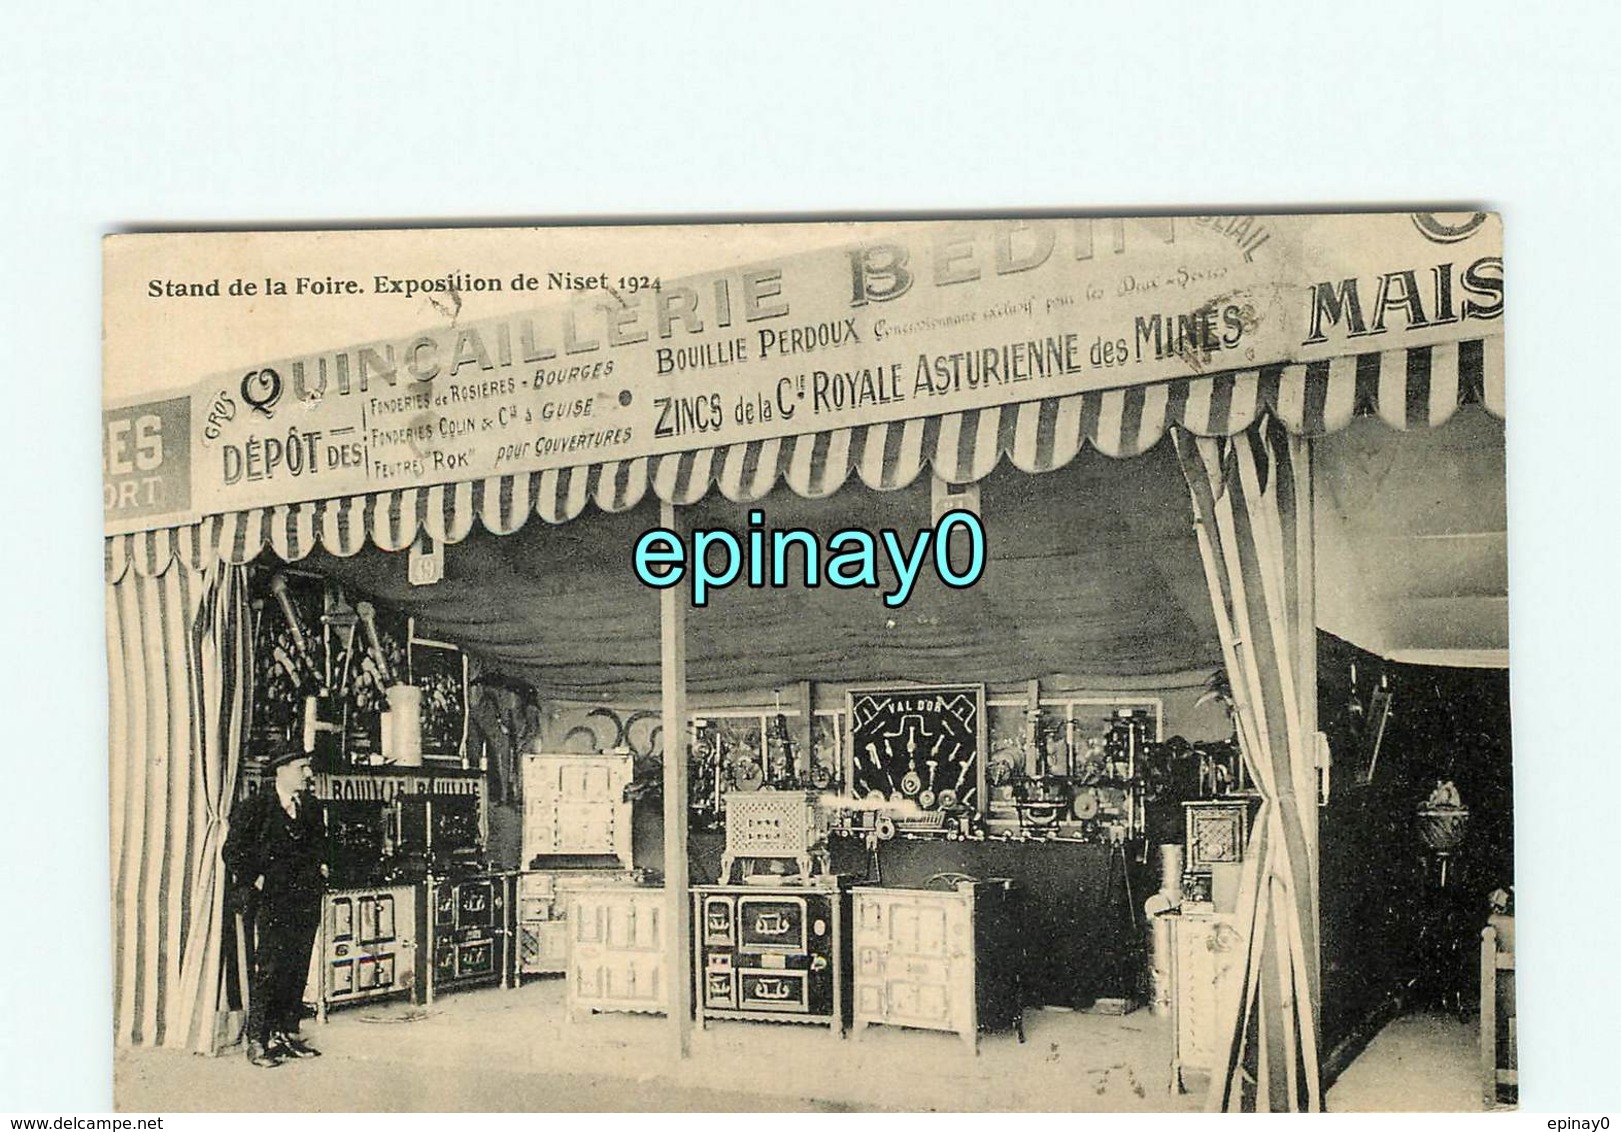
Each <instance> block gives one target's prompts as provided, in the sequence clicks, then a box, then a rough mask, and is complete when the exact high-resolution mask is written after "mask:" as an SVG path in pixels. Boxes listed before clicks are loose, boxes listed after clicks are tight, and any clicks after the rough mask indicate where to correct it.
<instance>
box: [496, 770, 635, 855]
mask: <svg viewBox="0 0 1621 1132" xmlns="http://www.w3.org/2000/svg"><path fill="white" fill-rule="evenodd" d="M631 776H632V767H631V756H630V755H567V754H562V755H526V756H524V760H523V865H524V867H525V868H535V867H536V866H537V865H539V864H544V863H545V862H546V861H547V860H548V859H554V860H555V859H556V858H559V857H573V858H588V857H596V858H602V857H615V858H617V859H618V861H619V864H620V866H621V867H623V868H626V869H628V868H630V867H631V805H630V803H629V802H627V801H625V787H626V786H628V785H629V784H630V781H631Z"/></svg>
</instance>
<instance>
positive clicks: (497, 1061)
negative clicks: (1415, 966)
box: [115, 979, 1481, 1112]
mask: <svg viewBox="0 0 1621 1132" xmlns="http://www.w3.org/2000/svg"><path fill="white" fill-rule="evenodd" d="M1025 1028H1026V1035H1027V1038H1028V1040H1027V1042H1026V1043H1024V1044H1022V1045H1021V1044H1020V1043H1019V1042H1018V1040H1017V1038H1016V1037H1014V1035H1012V1034H990V1035H986V1036H984V1037H982V1038H981V1039H980V1043H979V1051H978V1053H977V1055H976V1054H974V1053H971V1052H970V1051H969V1050H968V1049H967V1047H966V1046H965V1045H964V1044H963V1043H962V1042H961V1041H960V1040H959V1039H958V1038H956V1037H955V1036H954V1035H950V1034H941V1033H930V1032H925V1031H915V1030H899V1029H891V1028H887V1027H873V1028H871V1029H868V1030H867V1031H865V1032H864V1033H863V1034H861V1035H860V1036H858V1037H845V1038H836V1037H834V1036H832V1035H831V1034H829V1033H828V1032H827V1031H826V1030H823V1029H820V1028H811V1027H803V1026H792V1025H770V1024H759V1023H748V1022H713V1023H711V1024H710V1027H709V1029H708V1030H706V1031H702V1032H699V1033H696V1034H695V1035H694V1039H693V1051H692V1056H691V1057H690V1058H689V1059H688V1060H686V1061H685V1062H678V1061H677V1059H676V1058H675V1057H674V1055H673V1052H672V1050H671V1041H672V1039H671V1035H670V1027H669V1024H668V1023H667V1022H666V1021H665V1020H664V1019H663V1018H657V1017H644V1016H632V1015H620V1014H610V1015H594V1016H591V1017H588V1018H584V1019H580V1020H577V1021H570V1020H569V1019H568V1018H567V1016H566V1011H565V1010H564V1001H563V986H562V983H561V982H560V981H558V980H555V979H538V980H532V981H530V982H529V983H527V984H526V985H524V986H523V987H521V988H518V989H515V990H499V989H493V990H483V991H474V992H469V993H462V994H455V995H447V996H443V997H440V998H439V999H438V1000H436V1001H435V1002H434V1003H433V1004H432V1005H431V1006H425V1007H424V1006H414V1005H412V1004H410V1003H406V1002H391V1003H379V1004H375V1005H367V1006H357V1007H351V1008H348V1009H346V1010H342V1011H336V1012H334V1013H333V1014H332V1016H331V1019H330V1021H329V1022H327V1023H326V1024H325V1025H322V1024H319V1023H316V1022H314V1021H311V1022H308V1023H306V1025H305V1029H304V1033H305V1036H306V1037H307V1038H309V1039H310V1040H311V1041H312V1042H313V1044H315V1045H317V1046H318V1047H320V1048H321V1049H322V1050H323V1052H324V1054H325V1056H323V1057H321V1058H318V1059H313V1060H307V1061H292V1062H287V1063H285V1064H283V1065H280V1066H278V1067H276V1068H274V1069H255V1068H253V1067H252V1066H250V1065H248V1064H247V1062H246V1060H245V1059H244V1058H243V1057H242V1055H241V1053H240V1052H239V1051H233V1052H231V1053H229V1054H227V1055H225V1056H221V1057H218V1058H207V1057H197V1056H194V1055H190V1054H184V1053H177V1052H173V1051H168V1050H123V1051H120V1052H119V1054H118V1056H117V1058H116V1061H115V1074H116V1084H115V1098H116V1104H117V1107H118V1109H119V1110H120V1111H124V1112H186V1111H240V1112H276V1111H325V1112H390V1111H484V1112H500V1111H512V1112H600V1111H624V1112H634V1111H677V1110H685V1111H695V1112H766V1111H781V1112H830V1111H831V1112H838V1111H844V1112H849V1111H884V1110H904V1111H922V1112H928V1111H947V1112H956V1111H964V1112H973V1111H1042V1112H1087V1111H1092V1112H1152V1111H1181V1112H1187V1111H1197V1110H1199V1109H1200V1108H1201V1107H1202V1105H1203V1096H1202V1095H1201V1094H1200V1093H1198V1092H1195V1093H1193V1094H1191V1095H1190V1094H1179V1093H1173V1092H1172V1091H1171V1089H1170V1048H1171V1047H1170V1023H1169V1019H1166V1018H1156V1017H1153V1016H1151V1015H1150V1014H1149V1013H1148V1012H1147V1011H1142V1010H1139V1011H1136V1012H1134V1013H1131V1014H1128V1015H1125V1016H1121V1017H1115V1016H1109V1015H1098V1014H1082V1013H1075V1012H1070V1011H1059V1010H1038V1011H1033V1012H1032V1013H1031V1014H1029V1015H1028V1017H1027V1020H1026V1027H1025ZM1475 1058H1476V1051H1475V1029H1474V1026H1473V1024H1472V1023H1460V1022H1458V1021H1457V1020H1455V1019H1451V1018H1446V1017H1440V1016H1433V1015H1409V1016H1406V1017H1402V1018H1398V1019H1396V1020H1395V1021H1394V1022H1392V1023H1391V1024H1390V1025H1389V1026H1388V1027H1386V1028H1385V1030H1384V1031H1383V1032H1381V1033H1380V1034H1379V1035H1378V1036H1377V1037H1376V1038H1375V1039H1374V1040H1373V1042H1372V1043H1371V1044H1370V1045H1369V1046H1368V1048H1367V1050H1365V1051H1364V1052H1363V1054H1362V1056H1361V1057H1359V1058H1358V1059H1357V1061H1356V1062H1355V1063H1353V1064H1352V1065H1351V1066H1350V1067H1349V1068H1348V1069H1347V1070H1346V1071H1345V1073H1344V1074H1343V1075H1342V1076H1341V1077H1340V1079H1339V1080H1338V1081H1337V1082H1336V1083H1335V1085H1334V1086H1333V1088H1331V1089H1330V1090H1329V1092H1328V1096H1327V1099H1326V1107H1327V1108H1328V1109H1329V1110H1330V1111H1337V1112H1372V1111H1390V1110H1396V1111H1478V1110H1479V1109H1480V1108H1481V1098H1480V1091H1479V1087H1478V1085H1477V1083H1476V1082H1477V1071H1476V1065H1475ZM1195 1083H1197V1082H1195Z"/></svg>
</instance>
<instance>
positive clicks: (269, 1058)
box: [248, 1042, 281, 1069]
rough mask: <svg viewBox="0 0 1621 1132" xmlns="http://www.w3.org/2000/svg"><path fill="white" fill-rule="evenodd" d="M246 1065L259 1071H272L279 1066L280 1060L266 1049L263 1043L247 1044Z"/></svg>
mask: <svg viewBox="0 0 1621 1132" xmlns="http://www.w3.org/2000/svg"><path fill="white" fill-rule="evenodd" d="M248 1064H249V1065H253V1066H257V1067H258V1068H260V1069H274V1068H275V1067H276V1066H278V1065H280V1064H281V1058H279V1057H277V1056H276V1055H275V1054H273V1053H272V1052H270V1050H268V1049H266V1048H265V1045H264V1043H263V1042H249V1043H248Z"/></svg>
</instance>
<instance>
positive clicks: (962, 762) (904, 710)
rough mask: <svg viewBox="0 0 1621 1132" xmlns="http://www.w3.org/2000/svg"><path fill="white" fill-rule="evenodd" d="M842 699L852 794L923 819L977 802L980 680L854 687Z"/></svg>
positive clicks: (980, 794)
mask: <svg viewBox="0 0 1621 1132" xmlns="http://www.w3.org/2000/svg"><path fill="white" fill-rule="evenodd" d="M849 700H850V746H849V749H848V752H847V756H846V757H847V759H848V766H847V771H846V774H845V781H847V782H848V783H849V784H850V793H851V795H852V796H853V797H855V798H857V799H862V798H871V797H875V796H876V797H877V798H880V799H884V800H886V801H890V802H897V803H901V802H904V803H908V804H910V806H915V807H916V809H917V811H918V812H919V814H920V815H921V816H922V817H923V820H925V821H927V820H928V819H929V817H930V816H932V817H934V818H936V819H938V818H939V817H941V816H942V815H944V814H945V813H947V812H950V811H952V810H960V809H974V810H978V809H980V808H981V807H982V806H983V805H984V798H985V766H984V760H983V759H981V758H980V752H981V751H982V750H983V749H984V746H985V687H984V685H983V684H942V685H934V686H930V687H920V688H857V689H852V690H851V691H850V694H849ZM902 808H903V809H904V808H907V807H906V806H902Z"/></svg>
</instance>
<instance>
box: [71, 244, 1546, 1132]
mask: <svg viewBox="0 0 1621 1132" xmlns="http://www.w3.org/2000/svg"><path fill="white" fill-rule="evenodd" d="M1504 279H1505V277H1504V269H1503V256H1502V227H1501V224H1500V221H1499V218H1498V217H1497V216H1496V215H1495V214H1491V213H1486V212H1475V213H1405V212H1403V213H1396V212H1372V213H1350V214H1321V215H1272V214H1265V213H1257V214H1253V215H1220V216H1208V215H1206V216H1194V215H1189V216H1166V215H1158V216H1140V217H1129V216H1127V217H1099V216H1084V217H1074V218H1067V217H1052V216H1039V217H1036V216H1023V217H1020V216H1009V217H1006V218H1001V219H975V220H964V221H952V220H929V221H921V222H918V221H914V222H860V223H854V222H851V223H815V224H806V223H781V224H754V225H744V224H715V225H686V226H627V227H592V226H576V227H556V228H461V229H452V228H447V229H428V230H413V231H404V230H400V231H387V230H350V231H302V232H275V231H263V232H243V231H234V232H198V233H154V234H129V235H119V236H113V237H110V238H108V239H107V241H106V244H105V327H104V332H105V372H104V392H105V399H104V411H103V436H102V451H103V473H104V484H105V488H104V511H105V538H104V541H103V545H102V553H103V559H104V567H105V579H106V602H107V610H106V611H107V635H106V643H107V657H108V664H109V673H110V683H109V687H108V690H107V695H108V707H109V717H110V737H109V739H110V741H109V752H108V754H109V759H110V775H111V798H110V833H111V844H110V853H111V866H112V893H111V898H112V907H111V914H112V924H113V933H112V935H113V951H112V954H111V955H110V956H109V962H110V963H111V964H112V968H113V972H114V976H113V988H114V995H113V1001H112V1002H111V1003H110V1004H109V1006H110V1013H109V1022H110V1024H111V1025H110V1030H111V1038H112V1040H113V1042H114V1043H115V1046H116V1055H115V1059H114V1065H115V1072H116V1089H115V1093H116V1100H117V1104H118V1106H119V1107H120V1108H121V1109H123V1110H125V1111H133V1110H152V1111H181V1110H204V1111H209V1110H214V1111H217V1110H230V1109H236V1110H249V1111H261V1112H267V1111H282V1110H287V1111H327V1112H332V1111H350V1110H360V1111H443V1110H505V1111H556V1110H570V1111H595V1110H625V1109H636V1110H685V1111H760V1110H773V1111H775V1110H790V1111H797V1110H803V1111H850V1110H891V1111H893V1110H900V1111H1007V1110H1018V1111H1061V1112H1069V1111H1171V1112H1183V1111H1201V1110H1210V1111H1223V1110H1232V1111H1319V1110H1325V1111H1379V1110H1413V1109H1432V1110H1453V1111H1479V1110H1483V1109H1491V1108H1497V1107H1503V1106H1510V1105H1513V1104H1515V1103H1516V1100H1517V1092H1518V1079H1517V1076H1516V1072H1517V1070H1516V1056H1517V1049H1516V1047H1517V1041H1518V1032H1517V1028H1516V1019H1515V1001H1516V1000H1515V985H1514V978H1515V946H1514V895H1513V894H1514V869H1513V857H1514V845H1513V822H1512V814H1513V798H1512V777H1511V773H1510V766H1511V744H1510V734H1509V700H1508V593H1507V567H1506V555H1507V524H1506V508H1505V502H1504V420H1503V416H1504V396H1503V390H1504V374H1503V326H1504V301H1505V300H1504V295H1505V290H1504V287H1505V282H1504ZM198 1054H202V1055H208V1056H195V1055H198Z"/></svg>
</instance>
